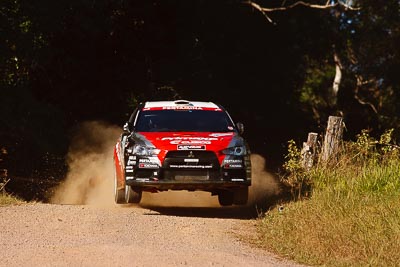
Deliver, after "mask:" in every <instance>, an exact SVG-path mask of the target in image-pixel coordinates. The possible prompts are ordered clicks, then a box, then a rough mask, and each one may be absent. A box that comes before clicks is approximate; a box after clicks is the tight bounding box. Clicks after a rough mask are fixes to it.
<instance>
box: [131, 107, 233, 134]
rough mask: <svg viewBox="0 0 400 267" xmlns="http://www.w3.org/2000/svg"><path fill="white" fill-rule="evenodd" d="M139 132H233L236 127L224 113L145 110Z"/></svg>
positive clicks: (139, 122)
mask: <svg viewBox="0 0 400 267" xmlns="http://www.w3.org/2000/svg"><path fill="white" fill-rule="evenodd" d="M134 129H135V131H137V132H233V131H235V127H234V125H233V123H232V121H231V119H230V117H229V116H228V115H227V114H226V113H225V112H223V111H210V110H145V111H141V112H140V113H139V116H138V118H137V121H136V125H135V127H134Z"/></svg>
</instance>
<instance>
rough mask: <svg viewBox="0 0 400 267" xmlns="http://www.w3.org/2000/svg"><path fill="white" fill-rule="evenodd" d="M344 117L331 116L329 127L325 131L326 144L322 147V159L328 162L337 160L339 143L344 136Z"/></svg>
mask: <svg viewBox="0 0 400 267" xmlns="http://www.w3.org/2000/svg"><path fill="white" fill-rule="evenodd" d="M343 128H344V123H343V118H342V117H336V116H329V119H328V127H327V129H326V133H325V139H324V145H323V148H322V161H323V162H328V161H331V160H335V157H336V154H337V152H338V150H339V144H340V142H341V140H342V137H343Z"/></svg>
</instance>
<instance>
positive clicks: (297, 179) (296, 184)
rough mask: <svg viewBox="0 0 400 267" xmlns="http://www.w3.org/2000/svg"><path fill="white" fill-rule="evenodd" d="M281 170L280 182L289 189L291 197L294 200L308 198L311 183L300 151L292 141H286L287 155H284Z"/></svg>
mask: <svg viewBox="0 0 400 267" xmlns="http://www.w3.org/2000/svg"><path fill="white" fill-rule="evenodd" d="M283 169H284V171H285V173H284V174H282V175H281V178H280V180H281V182H282V183H283V184H284V185H286V186H287V187H288V188H289V189H290V192H291V194H292V197H293V198H294V199H301V198H304V197H309V196H310V195H311V186H312V182H311V179H310V176H309V175H308V174H307V172H306V170H305V168H304V165H303V162H302V154H301V150H300V149H299V148H298V147H297V145H296V142H295V141H294V140H293V139H292V140H289V141H288V153H287V154H286V155H285V162H284V164H283Z"/></svg>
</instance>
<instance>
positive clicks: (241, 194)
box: [233, 187, 249, 205]
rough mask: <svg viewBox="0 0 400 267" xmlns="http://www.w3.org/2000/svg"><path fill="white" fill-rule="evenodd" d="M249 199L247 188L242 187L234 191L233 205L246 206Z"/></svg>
mask: <svg viewBox="0 0 400 267" xmlns="http://www.w3.org/2000/svg"><path fill="white" fill-rule="evenodd" d="M248 199H249V188H248V187H243V188H238V189H236V190H235V193H234V199H233V204H235V205H246V204H247V200H248Z"/></svg>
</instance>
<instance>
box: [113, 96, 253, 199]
mask: <svg viewBox="0 0 400 267" xmlns="http://www.w3.org/2000/svg"><path fill="white" fill-rule="evenodd" d="M243 129H244V127H243V124H242V123H240V122H238V123H236V124H235V123H234V122H233V120H232V118H231V117H230V115H229V114H228V112H227V111H226V110H225V109H224V108H223V107H222V106H221V105H218V104H215V103H212V102H199V101H187V100H177V101H149V102H145V103H141V104H139V105H138V107H137V108H136V109H135V110H134V112H133V113H132V115H131V116H130V119H129V121H128V122H127V123H126V124H125V125H124V131H123V133H122V134H121V135H120V137H119V138H118V140H117V143H116V145H115V148H114V163H115V164H114V165H115V178H114V195H115V202H116V203H118V204H122V203H139V202H140V200H141V198H142V192H143V191H147V192H153V193H157V192H161V191H167V190H188V191H196V190H200V191H207V192H210V193H211V195H217V196H218V201H219V203H220V205H221V206H230V205H245V204H247V200H248V194H249V193H248V192H249V191H248V190H249V186H250V185H251V161H250V149H249V146H248V144H247V142H246V140H245V139H244V138H243V137H242V133H243Z"/></svg>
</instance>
